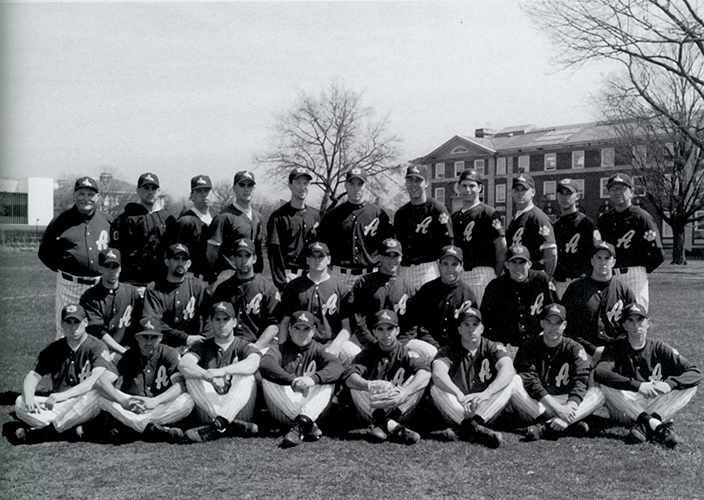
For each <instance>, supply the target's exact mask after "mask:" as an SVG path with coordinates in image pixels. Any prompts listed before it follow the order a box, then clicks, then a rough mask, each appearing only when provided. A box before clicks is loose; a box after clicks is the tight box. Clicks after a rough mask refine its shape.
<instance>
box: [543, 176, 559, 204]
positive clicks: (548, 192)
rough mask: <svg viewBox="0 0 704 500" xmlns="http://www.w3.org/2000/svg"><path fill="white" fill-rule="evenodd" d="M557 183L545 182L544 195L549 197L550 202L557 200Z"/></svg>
mask: <svg viewBox="0 0 704 500" xmlns="http://www.w3.org/2000/svg"><path fill="white" fill-rule="evenodd" d="M556 185H557V183H556V182H555V181H545V182H543V195H544V196H547V198H548V200H553V201H554V200H555V199H556V196H555V187H556Z"/></svg>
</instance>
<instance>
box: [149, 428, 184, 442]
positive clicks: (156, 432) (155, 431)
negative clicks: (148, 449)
mask: <svg viewBox="0 0 704 500" xmlns="http://www.w3.org/2000/svg"><path fill="white" fill-rule="evenodd" d="M144 434H145V436H147V437H149V438H150V439H152V440H154V441H165V442H167V443H180V442H181V441H182V440H183V431H182V430H181V429H177V428H175V427H164V426H163V425H157V424H152V423H150V424H148V425H147V427H146V428H145V429H144Z"/></svg>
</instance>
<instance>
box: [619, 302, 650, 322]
mask: <svg viewBox="0 0 704 500" xmlns="http://www.w3.org/2000/svg"><path fill="white" fill-rule="evenodd" d="M631 316H642V317H644V318H647V317H648V311H647V310H646V309H645V307H643V306H642V305H640V304H638V303H636V302H634V303H633V304H628V305H627V306H626V307H624V308H623V314H622V316H621V322H624V321H626V319H627V318H629V317H631Z"/></svg>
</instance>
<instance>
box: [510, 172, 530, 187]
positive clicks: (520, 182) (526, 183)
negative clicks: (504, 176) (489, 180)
mask: <svg viewBox="0 0 704 500" xmlns="http://www.w3.org/2000/svg"><path fill="white" fill-rule="evenodd" d="M516 186H523V187H524V188H526V189H527V188H533V189H535V181H534V180H533V176H531V175H530V174H521V175H519V176H518V177H516V178H515V179H513V185H512V186H511V187H512V188H515V187H516Z"/></svg>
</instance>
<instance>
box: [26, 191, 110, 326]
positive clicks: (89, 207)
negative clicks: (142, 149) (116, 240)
mask: <svg viewBox="0 0 704 500" xmlns="http://www.w3.org/2000/svg"><path fill="white" fill-rule="evenodd" d="M73 199H74V205H73V206H72V207H71V208H70V209H68V210H67V211H65V212H63V213H62V214H60V215H59V216H58V217H56V218H55V219H53V220H52V221H51V222H50V223H49V225H48V226H47V228H46V232H45V233H44V237H43V238H42V243H41V245H40V246H39V260H41V261H42V262H43V263H44V265H45V266H46V267H48V268H49V269H51V270H52V271H54V272H56V306H55V319H56V335H55V337H56V339H59V338H61V337H62V336H63V328H62V325H61V311H62V309H63V308H64V306H66V305H67V304H77V303H78V301H79V300H80V298H81V295H83V292H85V291H86V290H88V289H89V288H90V287H92V286H93V285H95V284H96V283H97V282H98V281H100V276H99V272H100V269H99V268H98V254H99V253H100V251H101V250H105V249H106V248H107V247H108V246H109V245H110V223H111V222H112V219H111V217H110V216H109V215H107V214H104V213H103V212H101V211H99V210H97V203H98V183H97V182H96V181H95V179H92V178H91V177H80V178H79V179H77V180H76V183H75V185H74V187H73Z"/></svg>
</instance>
